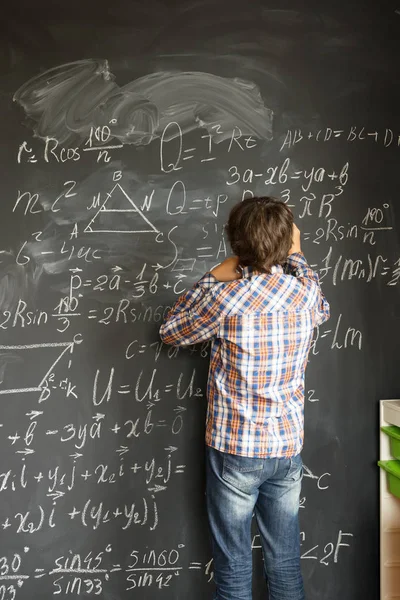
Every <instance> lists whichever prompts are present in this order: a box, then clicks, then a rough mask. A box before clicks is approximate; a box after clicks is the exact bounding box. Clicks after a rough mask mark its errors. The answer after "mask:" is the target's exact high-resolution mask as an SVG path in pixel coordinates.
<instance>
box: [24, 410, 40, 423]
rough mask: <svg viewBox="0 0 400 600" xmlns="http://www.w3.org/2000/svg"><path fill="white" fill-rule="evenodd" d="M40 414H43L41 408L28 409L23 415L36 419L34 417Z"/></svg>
mask: <svg viewBox="0 0 400 600" xmlns="http://www.w3.org/2000/svg"><path fill="white" fill-rule="evenodd" d="M42 414H43V411H42V410H30V411H29V412H27V413H25V415H26V416H27V417H29V418H30V420H31V421H32V419H36V417H39V416H40V415H42Z"/></svg>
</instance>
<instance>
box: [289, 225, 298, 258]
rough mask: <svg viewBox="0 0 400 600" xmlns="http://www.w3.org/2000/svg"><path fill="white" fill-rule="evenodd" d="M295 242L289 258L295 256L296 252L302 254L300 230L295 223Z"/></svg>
mask: <svg viewBox="0 0 400 600" xmlns="http://www.w3.org/2000/svg"><path fill="white" fill-rule="evenodd" d="M292 239H293V242H292V247H291V248H290V251H289V256H290V255H291V254H295V253H296V252H301V243H300V230H299V228H298V227H297V225H296V224H295V223H293V237H292Z"/></svg>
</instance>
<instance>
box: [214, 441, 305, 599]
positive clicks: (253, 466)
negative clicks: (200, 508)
mask: <svg viewBox="0 0 400 600" xmlns="http://www.w3.org/2000/svg"><path fill="white" fill-rule="evenodd" d="M206 465H207V512H208V520H209V525H210V530H211V542H212V552H213V558H214V579H215V584H216V587H217V595H216V597H215V600H251V597H252V562H253V561H252V548H251V522H252V517H253V513H254V514H255V517H256V520H257V525H258V529H259V532H260V537H261V545H262V549H263V556H264V574H265V578H266V580H267V585H268V591H269V599H270V600H304V589H303V578H302V575H301V569H300V531H299V499H300V490H301V481H302V476H303V464H302V460H301V456H300V454H299V455H298V456H295V457H294V458H248V457H244V456H235V455H233V454H225V453H223V452H220V451H218V450H215V449H214V448H210V447H209V446H207V447H206ZM267 597H268V596H267V595H266V598H267Z"/></svg>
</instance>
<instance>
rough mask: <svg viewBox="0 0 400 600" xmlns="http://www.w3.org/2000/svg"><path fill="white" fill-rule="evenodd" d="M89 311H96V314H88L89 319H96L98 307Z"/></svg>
mask: <svg viewBox="0 0 400 600" xmlns="http://www.w3.org/2000/svg"><path fill="white" fill-rule="evenodd" d="M89 313H94V315H90V314H89V315H88V319H95V318H96V313H97V309H96V308H92V309H90V310H89Z"/></svg>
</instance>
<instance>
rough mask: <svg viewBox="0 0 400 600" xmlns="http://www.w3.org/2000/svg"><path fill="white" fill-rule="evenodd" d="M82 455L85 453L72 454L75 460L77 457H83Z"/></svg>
mask: <svg viewBox="0 0 400 600" xmlns="http://www.w3.org/2000/svg"><path fill="white" fill-rule="evenodd" d="M81 456H83V454H80V453H79V452H75V454H70V457H71V458H73V459H74V460H76V459H77V458H81Z"/></svg>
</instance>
